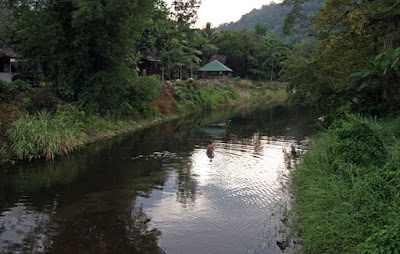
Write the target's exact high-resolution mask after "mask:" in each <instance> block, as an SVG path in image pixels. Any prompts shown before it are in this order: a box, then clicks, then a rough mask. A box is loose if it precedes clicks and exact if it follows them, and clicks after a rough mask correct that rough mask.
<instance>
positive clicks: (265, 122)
mask: <svg viewBox="0 0 400 254" xmlns="http://www.w3.org/2000/svg"><path fill="white" fill-rule="evenodd" d="M228 118H229V119H231V120H232V125H229V126H227V125H225V122H226V120H227V119H228ZM304 119H307V118H306V117H304V114H302V113H301V111H292V110H288V109H285V108H282V107H276V108H265V107H242V108H236V109H235V108H233V109H232V108H231V109H226V110H223V111H219V112H212V113H210V112H208V113H207V112H203V113H200V114H194V115H192V116H189V117H186V118H182V119H178V120H175V121H172V122H168V123H163V124H161V125H159V126H155V127H152V128H149V129H146V130H143V131H140V132H137V133H134V134H131V135H126V136H123V137H119V138H116V139H113V140H110V141H104V142H101V143H97V144H95V145H92V146H90V147H88V148H86V149H82V150H81V151H80V152H78V153H75V154H74V155H73V156H72V157H69V158H63V159H59V160H57V161H55V162H53V163H43V162H35V163H32V164H24V165H19V166H18V167H17V168H10V169H3V170H2V171H1V172H0V174H1V177H0V252H1V253H3V252H4V253H53V252H56V253H76V252H79V253H163V252H167V253H244V252H246V251H248V250H249V251H256V252H257V253H263V252H265V253H280V249H279V248H278V247H277V246H276V244H275V243H274V241H273V240H271V239H273V238H274V236H275V235H276V234H277V233H278V232H279V230H280V229H279V227H282V223H281V220H280V218H279V216H278V215H276V216H275V215H272V214H278V212H276V210H279V209H280V208H279V207H281V206H282V204H286V203H288V201H287V200H284V199H285V197H286V196H287V195H286V196H285V190H284V188H282V186H283V185H284V184H285V182H286V181H287V178H288V176H289V173H290V170H291V168H292V167H293V165H294V164H295V163H296V160H297V158H298V157H296V154H297V153H301V152H302V151H303V150H304V142H306V140H307V137H308V136H309V135H311V134H312V129H311V128H310V126H308V121H307V120H304ZM210 141H213V142H214V145H215V156H214V158H212V160H210V158H209V157H207V155H206V152H205V151H206V150H205V149H206V146H207V145H208V144H209V142H210ZM292 147H294V151H296V154H295V153H293V152H292V151H293V149H292ZM286 206H287V205H286ZM277 207H278V208H277ZM265 231H266V232H267V233H265ZM267 235H268V240H260V239H267V238H266V236H267ZM270 235H272V236H270Z"/></svg>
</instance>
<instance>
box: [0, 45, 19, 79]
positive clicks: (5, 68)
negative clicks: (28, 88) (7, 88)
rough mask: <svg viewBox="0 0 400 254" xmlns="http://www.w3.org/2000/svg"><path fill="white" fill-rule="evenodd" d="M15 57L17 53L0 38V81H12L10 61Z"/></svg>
mask: <svg viewBox="0 0 400 254" xmlns="http://www.w3.org/2000/svg"><path fill="white" fill-rule="evenodd" d="M16 56H17V52H15V50H14V49H12V48H11V47H10V45H8V44H7V43H6V42H5V41H3V40H2V39H1V38H0V80H4V81H7V82H11V81H12V73H11V62H10V59H11V58H14V57H16Z"/></svg>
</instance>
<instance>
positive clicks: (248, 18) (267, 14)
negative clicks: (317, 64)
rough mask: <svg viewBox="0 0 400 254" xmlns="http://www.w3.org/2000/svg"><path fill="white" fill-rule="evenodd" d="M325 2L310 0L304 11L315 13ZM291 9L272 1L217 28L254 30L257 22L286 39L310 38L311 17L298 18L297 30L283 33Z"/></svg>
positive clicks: (322, 0)
mask: <svg viewBox="0 0 400 254" xmlns="http://www.w3.org/2000/svg"><path fill="white" fill-rule="evenodd" d="M325 2H326V0H315V1H312V2H308V3H306V4H305V5H304V11H303V13H304V14H305V15H315V14H317V12H318V8H319V7H320V6H322V5H324V3H325ZM291 9H292V7H291V6H287V5H281V4H277V3H271V4H269V5H264V6H263V7H262V8H261V9H253V10H252V11H251V12H249V13H247V14H245V15H243V16H242V18H241V19H240V20H239V21H237V22H231V23H225V24H222V25H220V26H219V27H218V28H217V29H218V30H225V29H233V30H237V31H240V30H243V29H247V30H254V26H255V25H256V24H257V23H261V24H264V25H266V26H267V28H268V31H269V32H271V31H274V32H275V33H276V34H277V35H279V37H281V38H282V39H283V40H285V41H291V42H300V41H302V40H304V39H310V35H309V31H310V25H311V20H310V19H307V20H298V21H297V24H296V31H294V32H293V33H292V34H290V35H284V34H283V32H282V27H283V22H284V20H285V17H286V15H287V14H288V13H289V12H290V11H291Z"/></svg>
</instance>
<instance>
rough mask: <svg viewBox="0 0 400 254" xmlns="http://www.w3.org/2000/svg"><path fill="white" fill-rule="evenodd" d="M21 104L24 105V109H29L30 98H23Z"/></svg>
mask: <svg viewBox="0 0 400 254" xmlns="http://www.w3.org/2000/svg"><path fill="white" fill-rule="evenodd" d="M22 103H23V104H24V106H25V107H29V106H30V105H31V103H32V102H31V99H30V98H23V99H22Z"/></svg>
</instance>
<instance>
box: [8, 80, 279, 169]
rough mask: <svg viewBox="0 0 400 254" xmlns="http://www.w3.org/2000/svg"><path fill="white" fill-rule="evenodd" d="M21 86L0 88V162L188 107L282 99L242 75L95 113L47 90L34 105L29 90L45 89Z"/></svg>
mask: <svg viewBox="0 0 400 254" xmlns="http://www.w3.org/2000/svg"><path fill="white" fill-rule="evenodd" d="M21 85H22V84H18V87H16V88H15V89H11V88H8V89H9V90H12V91H13V92H12V93H10V92H8V91H5V92H4V90H3V93H1V91H0V95H1V96H0V98H3V101H0V107H2V108H9V107H11V108H12V109H13V110H9V111H4V112H3V115H1V116H0V120H1V119H10V121H6V122H5V123H4V124H3V123H1V124H3V125H2V133H0V134H2V135H1V136H2V138H1V141H2V142H1V146H0V161H3V162H4V161H16V160H32V159H54V158H55V157H57V156H63V155H68V154H70V153H71V152H72V151H74V150H75V149H77V148H79V147H80V146H82V145H84V144H87V143H92V142H95V141H96V140H99V139H103V138H108V137H113V136H115V135H118V134H121V133H125V132H129V131H133V130H135V129H138V128H142V127H145V126H148V125H151V124H154V123H158V122H160V121H163V120H166V119H170V118H172V117H176V116H179V115H184V114H188V113H190V112H195V111H200V110H205V109H216V108H220V107H225V106H228V105H234V104H241V103H244V102H251V101H264V102H265V103H273V102H283V101H284V100H285V99H286V93H285V92H284V90H283V86H282V85H281V84H280V83H258V84H254V83H252V82H250V81H246V80H231V81H230V82H229V83H228V84H222V83H220V82H218V81H211V80H204V81H191V82H178V83H174V84H170V85H167V86H164V87H162V88H160V89H159V94H160V95H159V98H158V99H157V100H156V101H154V106H153V107H154V108H156V111H157V112H156V113H154V112H153V110H151V111H152V112H151V114H145V113H142V114H141V115H138V114H137V113H136V114H134V115H125V116H123V117H121V116H118V115H102V116H100V115H98V114H95V113H88V112H86V111H85V110H84V109H82V108H81V107H79V106H78V105H75V104H69V103H63V102H61V101H60V100H57V98H55V96H51V95H49V96H48V97H51V99H49V98H47V99H43V98H41V97H40V98H39V99H40V100H42V101H50V102H48V103H45V104H44V105H38V106H36V107H32V105H36V104H37V103H36V99H35V98H36V97H35V94H38V93H46V92H47V93H50V92H49V91H48V90H46V89H45V88H42V90H40V91H36V90H32V89H31V88H26V87H23V86H21ZM17 88H18V89H17ZM7 92H8V93H7ZM146 107H147V108H150V107H151V105H150V106H146ZM143 112H144V111H143ZM11 115H13V117H10V116H11Z"/></svg>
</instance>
